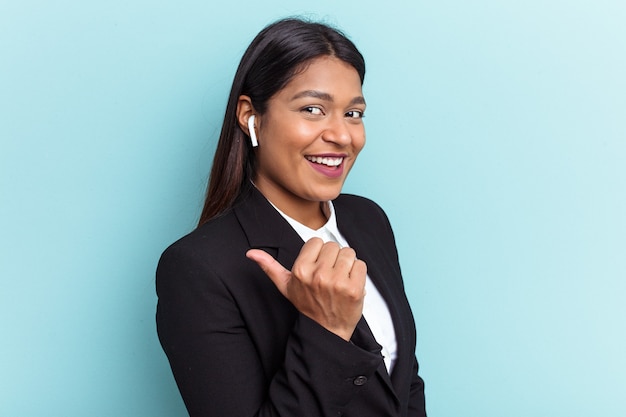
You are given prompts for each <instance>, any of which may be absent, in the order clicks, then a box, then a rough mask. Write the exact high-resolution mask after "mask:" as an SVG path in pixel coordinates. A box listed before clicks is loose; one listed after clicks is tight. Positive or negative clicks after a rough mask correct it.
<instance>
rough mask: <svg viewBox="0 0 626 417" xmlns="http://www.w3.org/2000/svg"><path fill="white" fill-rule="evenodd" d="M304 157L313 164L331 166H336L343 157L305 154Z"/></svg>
mask: <svg viewBox="0 0 626 417" xmlns="http://www.w3.org/2000/svg"><path fill="white" fill-rule="evenodd" d="M305 158H306V159H307V160H308V161H310V162H313V163H315V164H320V165H326V166H327V167H331V168H334V167H338V166H339V165H341V163H342V162H343V157H328V156H305Z"/></svg>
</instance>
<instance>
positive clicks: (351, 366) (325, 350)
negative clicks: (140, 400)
mask: <svg viewBox="0 0 626 417" xmlns="http://www.w3.org/2000/svg"><path fill="white" fill-rule="evenodd" d="M246 261H247V260H246V259H245V258H243V259H242V262H246ZM227 278H228V277H224V276H220V273H218V272H216V271H215V270H214V268H212V267H211V265H210V263H209V262H208V261H207V260H206V256H200V255H199V254H198V253H197V251H194V250H190V249H189V248H188V247H185V246H183V245H178V246H172V247H170V248H169V249H168V250H166V251H165V252H164V254H163V255H162V257H161V259H160V261H159V265H158V268H157V278H156V285H157V294H158V298H159V301H158V306H157V317H156V319H157V330H158V335H159V339H160V341H161V344H162V346H163V349H164V351H165V353H166V354H167V357H168V359H169V361H170V365H171V368H172V371H173V374H174V377H175V379H176V382H177V385H178V387H179V390H180V392H181V394H182V397H183V400H184V402H185V405H186V407H187V410H188V411H189V414H190V416H191V417H201V416H202V417H206V416H215V417H218V416H219V417H225V416H228V417H240V416H241V417H244V416H245V417H250V416H259V417H261V416H263V417H264V416H282V417H287V416H301V417H305V416H312V417H313V416H314V417H320V416H338V415H341V413H342V410H344V408H345V407H346V406H347V405H348V404H349V403H350V401H351V399H353V398H354V397H355V396H358V395H359V392H360V390H363V389H364V387H365V385H363V384H360V383H359V381H363V377H365V378H369V377H371V376H372V375H373V374H374V372H375V370H376V368H377V367H378V366H379V364H380V363H381V361H382V357H381V356H380V354H379V353H375V352H371V351H367V350H365V349H362V348H361V347H359V346H356V345H354V344H352V343H348V342H345V341H344V340H343V339H341V338H340V337H338V336H336V335H334V334H332V333H330V332H328V331H327V330H326V329H324V328H323V327H321V326H320V325H318V324H317V323H315V322H314V321H312V320H310V319H309V318H307V317H305V316H303V315H298V317H297V318H296V320H295V323H294V325H293V328H292V329H291V332H290V334H289V337H288V339H287V343H286V346H285V348H284V360H283V363H282V364H281V365H280V366H279V368H278V370H277V371H276V372H275V373H274V374H273V375H268V373H267V372H266V369H265V367H264V365H265V364H264V363H262V360H261V359H260V355H259V352H258V351H257V349H256V347H255V345H254V343H253V340H252V339H251V336H250V333H249V331H248V326H249V323H246V322H245V320H244V319H243V317H242V314H241V311H240V309H239V306H238V304H239V303H241V302H245V300H237V299H235V298H233V295H232V293H231V291H229V288H228V286H227V285H225V281H224V280H225V279H227Z"/></svg>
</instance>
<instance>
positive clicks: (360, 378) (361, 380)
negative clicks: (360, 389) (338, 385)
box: [352, 375, 367, 386]
mask: <svg viewBox="0 0 626 417" xmlns="http://www.w3.org/2000/svg"><path fill="white" fill-rule="evenodd" d="M352 382H354V385H359V386H361V385H365V383H366V382H367V377H366V376H362V375H361V376H357V377H356V378H354V381H352Z"/></svg>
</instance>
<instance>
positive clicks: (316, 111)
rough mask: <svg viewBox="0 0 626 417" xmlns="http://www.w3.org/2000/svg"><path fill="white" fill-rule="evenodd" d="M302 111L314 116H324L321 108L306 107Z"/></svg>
mask: <svg viewBox="0 0 626 417" xmlns="http://www.w3.org/2000/svg"><path fill="white" fill-rule="evenodd" d="M302 111H304V112H306V113H309V114H312V115H314V116H321V115H322V114H324V112H323V111H322V109H320V108H319V107H313V106H308V107H305V108H304V109H302Z"/></svg>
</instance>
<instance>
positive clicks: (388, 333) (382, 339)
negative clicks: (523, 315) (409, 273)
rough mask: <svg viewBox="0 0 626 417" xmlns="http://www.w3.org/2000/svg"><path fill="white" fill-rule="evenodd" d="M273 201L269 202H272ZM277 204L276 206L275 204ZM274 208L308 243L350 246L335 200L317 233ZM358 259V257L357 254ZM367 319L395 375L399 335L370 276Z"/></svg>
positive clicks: (366, 306)
mask: <svg viewBox="0 0 626 417" xmlns="http://www.w3.org/2000/svg"><path fill="white" fill-rule="evenodd" d="M268 201H269V200H268ZM270 203H271V201H270ZM272 205H273V204H272ZM274 208H275V209H276V210H277V211H278V212H279V213H280V214H281V215H282V216H283V217H284V218H285V220H287V222H289V224H290V225H291V227H293V229H294V230H295V231H296V233H298V235H300V237H301V238H302V240H303V241H305V242H306V241H308V240H309V239H311V238H313V237H318V238H320V239H322V240H323V241H324V243H326V242H336V243H338V244H339V246H340V247H342V248H343V247H349V246H350V245H349V244H348V241H347V240H346V239H345V238H344V237H343V236H342V235H341V233H339V229H338V228H337V218H336V217H335V208H334V207H333V203H332V202H331V201H329V202H328V208H329V211H330V215H329V216H328V221H327V222H326V224H325V225H324V226H322V227H321V228H319V229H317V230H313V229H311V228H309V227H307V226H305V225H303V224H302V223H300V222H298V221H297V220H294V219H292V218H291V217H289V216H287V215H286V214H285V213H283V212H282V211H280V210H279V209H278V207H276V206H274ZM357 256H358V254H357ZM363 317H364V318H365V320H367V324H368V325H369V327H370V329H371V331H372V333H373V334H374V338H375V339H376V342H378V344H380V345H381V346H382V347H383V349H382V354H383V357H384V361H385V366H386V367H387V371H388V373H389V374H391V371H392V370H393V366H394V364H395V363H396V358H397V356H398V352H397V349H398V345H397V342H396V332H395V330H394V327H393V321H392V320H391V314H389V308H387V303H386V302H385V300H384V299H383V297H382V296H381V295H380V292H378V289H377V288H376V287H375V286H374V283H373V282H372V280H371V279H370V277H369V275H367V277H366V280H365V300H364V303H363Z"/></svg>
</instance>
